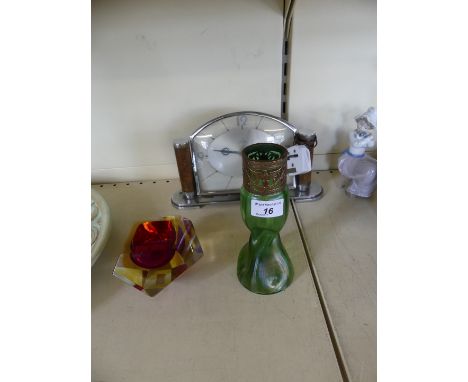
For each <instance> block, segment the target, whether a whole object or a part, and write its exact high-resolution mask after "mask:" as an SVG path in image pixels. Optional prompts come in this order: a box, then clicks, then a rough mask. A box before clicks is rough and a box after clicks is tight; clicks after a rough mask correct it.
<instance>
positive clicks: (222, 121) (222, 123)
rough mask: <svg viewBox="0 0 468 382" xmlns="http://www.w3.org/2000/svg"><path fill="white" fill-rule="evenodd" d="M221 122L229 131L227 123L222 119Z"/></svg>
mask: <svg viewBox="0 0 468 382" xmlns="http://www.w3.org/2000/svg"><path fill="white" fill-rule="evenodd" d="M221 123H222V124H223V125H224V127H225V128H226V130H227V131H229V129H228V127H227V126H226V124H225V123H224V121H221Z"/></svg>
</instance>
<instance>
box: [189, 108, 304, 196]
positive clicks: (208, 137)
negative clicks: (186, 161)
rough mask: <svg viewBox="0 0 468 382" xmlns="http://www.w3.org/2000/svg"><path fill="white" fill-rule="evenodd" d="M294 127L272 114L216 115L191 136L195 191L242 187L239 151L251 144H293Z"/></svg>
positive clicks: (226, 189) (229, 189) (206, 191)
mask: <svg viewBox="0 0 468 382" xmlns="http://www.w3.org/2000/svg"><path fill="white" fill-rule="evenodd" d="M294 132H295V129H294V128H293V127H292V126H290V125H289V124H287V123H286V122H285V121H282V120H280V119H278V118H276V117H273V116H270V115H267V114H261V113H255V112H241V113H233V114H227V115H224V116H221V117H219V118H216V119H214V120H212V121H210V122H208V123H206V124H205V125H203V126H202V127H201V128H200V129H198V130H197V131H196V132H195V133H194V134H193V135H192V136H191V137H190V140H191V147H192V156H193V158H192V160H193V161H194V169H195V171H194V172H195V180H196V184H197V189H198V190H197V191H198V193H199V194H201V195H203V194H210V193H229V192H233V191H239V189H240V188H241V186H242V150H243V149H244V147H246V146H249V145H252V144H254V143H261V142H270V143H277V144H281V145H283V146H285V147H289V146H292V145H293V144H294Z"/></svg>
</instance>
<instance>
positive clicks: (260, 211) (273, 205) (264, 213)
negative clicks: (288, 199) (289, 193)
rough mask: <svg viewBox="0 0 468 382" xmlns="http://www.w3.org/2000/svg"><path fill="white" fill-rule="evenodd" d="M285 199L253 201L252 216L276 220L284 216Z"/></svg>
mask: <svg viewBox="0 0 468 382" xmlns="http://www.w3.org/2000/svg"><path fill="white" fill-rule="evenodd" d="M283 202H284V200H283V199H278V200H272V201H268V202H267V201H262V200H252V201H251V204H250V214H251V215H252V216H255V217H257V218H276V217H278V216H282V215H283Z"/></svg>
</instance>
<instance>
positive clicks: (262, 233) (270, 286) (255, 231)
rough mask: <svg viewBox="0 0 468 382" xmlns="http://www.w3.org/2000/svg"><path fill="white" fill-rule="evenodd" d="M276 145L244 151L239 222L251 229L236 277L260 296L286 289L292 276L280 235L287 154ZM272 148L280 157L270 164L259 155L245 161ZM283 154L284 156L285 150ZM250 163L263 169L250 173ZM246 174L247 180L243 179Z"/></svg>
mask: <svg viewBox="0 0 468 382" xmlns="http://www.w3.org/2000/svg"><path fill="white" fill-rule="evenodd" d="M276 146H278V145H274V144H255V145H252V146H248V147H246V148H245V149H244V153H245V155H244V158H243V159H244V164H243V165H244V169H243V170H244V185H243V186H242V188H241V192H240V205H241V216H242V219H243V221H244V223H245V224H246V226H247V228H248V229H249V230H250V238H249V241H248V242H247V243H246V244H245V245H244V246H243V247H242V249H241V251H240V254H239V258H238V261H237V277H238V279H239V281H240V283H241V284H242V285H243V286H244V287H245V288H247V289H248V290H250V291H251V292H254V293H259V294H273V293H278V292H280V291H282V290H284V289H286V288H287V287H288V286H289V285H290V284H291V282H292V280H293V277H294V270H293V266H292V264H291V260H290V259H289V256H288V254H287V252H286V249H285V248H284V246H283V244H282V242H281V238H280V235H279V233H280V231H281V229H282V228H283V226H284V224H285V223H286V219H287V217H288V211H289V192H288V187H287V185H286V159H285V156H286V155H287V154H284V152H283V149H284V148H282V146H279V148H278V147H276ZM272 149H273V150H277V152H278V153H279V154H278V155H280V156H281V158H276V156H273V158H274V159H272V160H271V162H272V163H271V165H269V163H267V162H268V159H264V158H263V156H260V158H263V159H257V160H256V159H252V158H250V159H249V158H248V154H249V153H252V152H253V150H257V151H258V150H260V151H261V152H263V153H266V152H268V150H272ZM262 150H263V151H262ZM284 151H285V152H286V153H287V150H286V149H284ZM244 153H243V154H244ZM283 154H284V155H283ZM265 156H266V157H267V155H265ZM283 159H284V160H283ZM251 160H253V161H255V162H257V163H254V164H253V165H254V167H255V165H258V164H260V165H261V167H262V168H260V169H259V168H256V169H255V168H254V171H253V172H252V171H250V170H252V169H251V168H250V169H248V168H246V167H247V166H250V165H252V163H251V162H250V161H251ZM278 160H280V161H281V163H278ZM259 162H262V163H259ZM283 162H284V163H283ZM283 166H284V167H283ZM260 172H263V173H260ZM249 173H250V180H249V179H247V178H246V174H247V177H248V176H249ZM262 182H263V183H262Z"/></svg>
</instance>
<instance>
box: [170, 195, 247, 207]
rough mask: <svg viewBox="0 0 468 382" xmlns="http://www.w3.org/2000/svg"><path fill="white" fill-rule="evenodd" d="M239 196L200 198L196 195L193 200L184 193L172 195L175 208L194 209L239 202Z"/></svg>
mask: <svg viewBox="0 0 468 382" xmlns="http://www.w3.org/2000/svg"><path fill="white" fill-rule="evenodd" d="M238 201H239V194H238V193H237V194H225V195H212V196H200V195H196V196H194V197H192V198H187V197H186V196H185V193H184V192H182V191H179V192H175V193H174V194H173V195H172V198H171V202H172V205H173V206H174V207H175V208H178V209H182V208H194V207H198V208H200V207H203V206H206V205H209V204H219V203H223V204H224V203H231V202H238Z"/></svg>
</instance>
